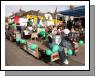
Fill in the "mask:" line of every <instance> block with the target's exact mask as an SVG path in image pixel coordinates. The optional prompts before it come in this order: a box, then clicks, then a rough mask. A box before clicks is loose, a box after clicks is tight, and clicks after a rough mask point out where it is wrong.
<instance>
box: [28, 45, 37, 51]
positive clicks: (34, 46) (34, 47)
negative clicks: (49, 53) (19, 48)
mask: <svg viewBox="0 0 97 78" xmlns="http://www.w3.org/2000/svg"><path fill="white" fill-rule="evenodd" d="M28 47H29V48H30V49H32V50H35V49H36V48H37V45H36V44H32V45H30V46H28Z"/></svg>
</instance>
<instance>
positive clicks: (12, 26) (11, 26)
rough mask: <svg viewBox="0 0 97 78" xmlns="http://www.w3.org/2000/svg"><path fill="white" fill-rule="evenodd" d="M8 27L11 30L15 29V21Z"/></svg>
mask: <svg viewBox="0 0 97 78" xmlns="http://www.w3.org/2000/svg"><path fill="white" fill-rule="evenodd" d="M10 28H11V29H12V30H14V29H15V23H14V22H13V23H12V24H11V25H10Z"/></svg>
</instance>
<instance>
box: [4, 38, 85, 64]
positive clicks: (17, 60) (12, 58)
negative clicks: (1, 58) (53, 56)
mask: <svg viewBox="0 0 97 78" xmlns="http://www.w3.org/2000/svg"><path fill="white" fill-rule="evenodd" d="M69 62H70V63H69V64H68V65H61V64H60V63H59V62H58V61H57V62H50V63H45V62H44V61H43V60H40V59H36V58H35V57H33V56H32V55H30V54H28V53H27V52H25V51H23V50H22V49H20V47H18V46H17V45H16V43H15V42H11V41H9V40H7V39H5V65H6V66H84V65H85V46H84V45H83V46H81V47H80V51H79V52H78V53H77V56H72V57H70V58H69Z"/></svg>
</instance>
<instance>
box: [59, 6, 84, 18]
mask: <svg viewBox="0 0 97 78" xmlns="http://www.w3.org/2000/svg"><path fill="white" fill-rule="evenodd" d="M59 13H60V14H62V15H68V16H76V17H79V16H85V6H79V7H75V8H74V9H73V10H64V11H60V12H59Z"/></svg>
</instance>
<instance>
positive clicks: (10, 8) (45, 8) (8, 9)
mask: <svg viewBox="0 0 97 78" xmlns="http://www.w3.org/2000/svg"><path fill="white" fill-rule="evenodd" d="M56 7H57V11H62V10H66V9H69V6H66V5H6V6H5V16H10V15H12V12H14V13H15V12H19V9H20V8H21V9H22V10H25V11H29V10H36V11H37V10H40V12H43V13H46V12H52V13H53V12H54V11H55V9H56Z"/></svg>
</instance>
